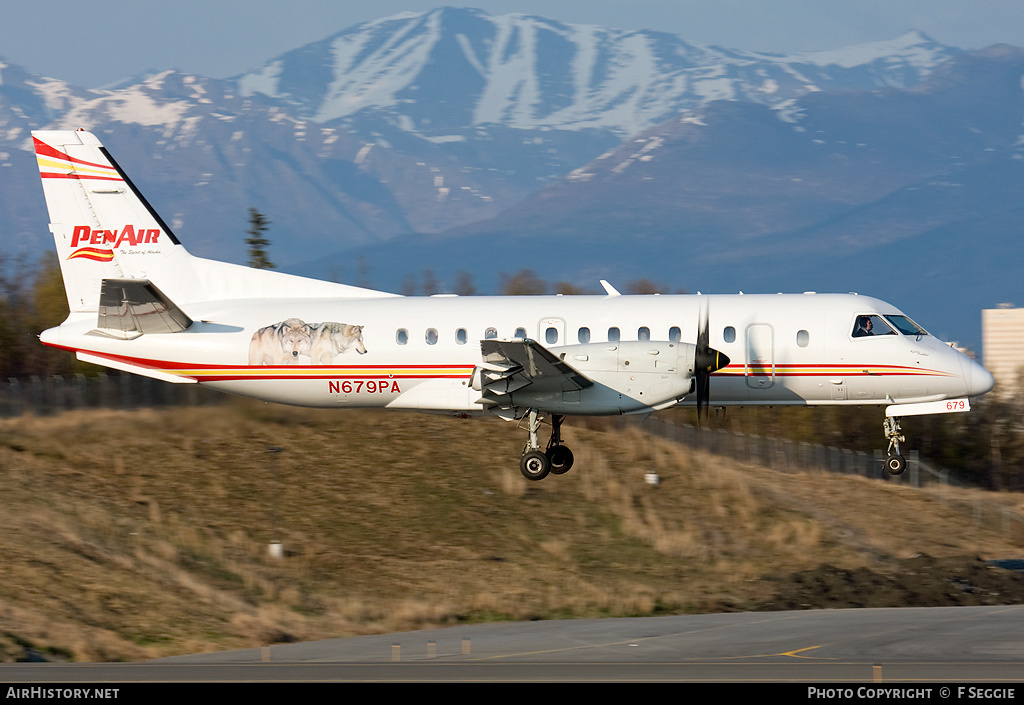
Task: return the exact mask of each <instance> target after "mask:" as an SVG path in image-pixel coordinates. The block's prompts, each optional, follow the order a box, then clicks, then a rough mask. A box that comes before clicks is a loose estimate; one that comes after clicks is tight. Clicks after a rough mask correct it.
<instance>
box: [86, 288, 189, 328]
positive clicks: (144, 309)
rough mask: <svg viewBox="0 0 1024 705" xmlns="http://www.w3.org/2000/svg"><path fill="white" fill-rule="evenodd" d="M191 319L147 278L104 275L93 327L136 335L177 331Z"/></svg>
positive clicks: (187, 325)
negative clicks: (108, 276) (115, 277)
mask: <svg viewBox="0 0 1024 705" xmlns="http://www.w3.org/2000/svg"><path fill="white" fill-rule="evenodd" d="M191 325H192V319H191V318H189V317H188V316H187V315H186V314H185V312H184V311H182V310H181V309H180V308H178V307H177V305H175V303H174V302H173V301H171V300H170V299H169V298H167V296H165V295H164V293H163V292H162V291H160V289H159V288H157V286H156V284H154V283H153V282H151V281H149V280H148V279H104V280H103V282H102V284H101V286H100V304H99V313H98V315H97V320H96V327H97V328H98V329H99V331H100V332H102V333H103V334H106V335H111V336H115V337H118V338H137V337H139V336H140V335H143V334H146V333H180V332H181V331H183V330H187V329H188V327H189V326H191Z"/></svg>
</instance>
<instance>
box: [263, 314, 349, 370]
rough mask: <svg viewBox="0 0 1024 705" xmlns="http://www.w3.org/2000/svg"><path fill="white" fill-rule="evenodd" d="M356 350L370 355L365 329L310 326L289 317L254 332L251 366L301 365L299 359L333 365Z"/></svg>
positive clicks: (329, 324) (330, 323) (326, 324)
mask: <svg viewBox="0 0 1024 705" xmlns="http://www.w3.org/2000/svg"><path fill="white" fill-rule="evenodd" d="M350 349H355V351H356V352H358V353H359V354H360V355H363V354H365V353H366V346H365V345H363V327H362V326H354V325H351V324H348V323H335V322H333V321H326V322H324V323H306V322H305V321H303V320H302V319H299V318H289V319H287V320H284V321H280V322H278V323H274V324H272V325H269V326H264V327H263V328H260V329H259V330H258V331H256V332H255V333H253V335H252V340H250V341H249V364H250V365H297V364H299V356H304V357H309V358H310V360H311V364H313V365H329V364H331V361H332V360H334V358H335V357H336V356H337V355H340V354H342V353H345V352H348V351H349V350H350Z"/></svg>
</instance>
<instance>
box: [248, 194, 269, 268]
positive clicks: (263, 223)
mask: <svg viewBox="0 0 1024 705" xmlns="http://www.w3.org/2000/svg"><path fill="white" fill-rule="evenodd" d="M269 229H270V221H269V220H267V218H266V216H264V215H263V214H262V213H260V212H259V210H257V209H255V208H250V209H249V230H248V233H249V237H247V238H246V239H245V244H247V245H248V246H249V266H250V267H252V268H253V269H274V268H275V265H274V263H273V262H271V261H270V257H269V256H268V255H267V247H268V246H269V245H270V240H268V239H267V238H266V235H265V233H266V232H267V230H269Z"/></svg>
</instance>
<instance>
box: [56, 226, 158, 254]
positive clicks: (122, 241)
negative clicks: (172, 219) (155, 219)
mask: <svg viewBox="0 0 1024 705" xmlns="http://www.w3.org/2000/svg"><path fill="white" fill-rule="evenodd" d="M159 237H160V229H159V228H138V229H136V228H135V227H134V226H132V225H126V226H124V228H122V229H121V230H120V231H118V230H97V229H93V228H90V227H89V226H88V225H76V226H75V229H74V230H73V231H72V232H71V249H72V252H71V254H70V255H68V259H91V260H93V261H96V262H109V261H110V260H112V259H114V251H113V249H108V248H115V247H116V248H120V247H124V246H128V247H134V246H136V245H145V244H156V243H157V242H158V239H159ZM96 245H100V247H96ZM104 245H105V246H106V247H102V246H104ZM76 248H77V249H76Z"/></svg>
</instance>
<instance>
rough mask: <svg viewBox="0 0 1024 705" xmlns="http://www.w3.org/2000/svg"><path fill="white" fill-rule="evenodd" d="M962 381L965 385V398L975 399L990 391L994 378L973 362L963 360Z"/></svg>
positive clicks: (994, 382)
mask: <svg viewBox="0 0 1024 705" xmlns="http://www.w3.org/2000/svg"><path fill="white" fill-rule="evenodd" d="M963 366H964V381H965V382H966V383H967V396H969V397H976V396H980V395H982V394H985V393H986V392H989V391H991V390H992V387H994V386H995V384H996V378H995V377H993V376H992V373H991V372H989V371H988V370H986V369H985V368H984V367H982V366H981V365H979V364H978V363H977V362H975V361H974V360H971V359H969V358H964V362H963Z"/></svg>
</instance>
